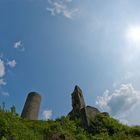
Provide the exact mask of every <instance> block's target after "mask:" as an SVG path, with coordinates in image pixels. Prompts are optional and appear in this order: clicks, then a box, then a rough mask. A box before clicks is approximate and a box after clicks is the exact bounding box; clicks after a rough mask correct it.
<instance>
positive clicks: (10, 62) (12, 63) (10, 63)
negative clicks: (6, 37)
mask: <svg viewBox="0 0 140 140" xmlns="http://www.w3.org/2000/svg"><path fill="white" fill-rule="evenodd" d="M16 64H17V62H16V60H11V61H7V65H8V66H10V67H11V68H14V67H15V66H16Z"/></svg>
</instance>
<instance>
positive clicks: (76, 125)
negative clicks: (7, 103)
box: [0, 109, 140, 140]
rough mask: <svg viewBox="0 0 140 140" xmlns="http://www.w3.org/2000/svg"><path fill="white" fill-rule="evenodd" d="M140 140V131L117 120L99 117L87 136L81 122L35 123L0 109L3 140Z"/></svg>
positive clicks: (61, 120)
mask: <svg viewBox="0 0 140 140" xmlns="http://www.w3.org/2000/svg"><path fill="white" fill-rule="evenodd" d="M57 139H59V140H140V127H138V126H135V127H128V126H126V125H123V124H121V123H119V122H118V121H117V120H115V119H113V118H109V117H106V116H104V115H102V114H98V115H97V116H96V119H95V121H94V122H92V125H91V127H90V128H89V133H88V132H85V131H84V130H83V129H82V127H81V125H80V121H79V120H71V119H70V118H69V117H61V118H59V119H56V120H48V121H31V120H26V119H22V118H21V117H19V116H18V115H17V114H16V113H15V111H14V110H13V111H11V112H8V111H3V110H2V109H0V140H57Z"/></svg>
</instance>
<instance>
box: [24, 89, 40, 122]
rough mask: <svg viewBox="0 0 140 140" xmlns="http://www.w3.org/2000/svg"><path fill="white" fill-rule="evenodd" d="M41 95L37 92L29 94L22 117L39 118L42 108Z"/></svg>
mask: <svg viewBox="0 0 140 140" xmlns="http://www.w3.org/2000/svg"><path fill="white" fill-rule="evenodd" d="M40 102H41V96H40V94H38V93H36V92H31V93H29V94H28V97H27V99H26V102H25V105H24V108H23V111H22V113H21V117H22V118H26V119H30V120H37V119H38V113H39V108H40Z"/></svg>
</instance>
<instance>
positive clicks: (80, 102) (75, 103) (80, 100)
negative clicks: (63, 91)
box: [70, 86, 85, 117]
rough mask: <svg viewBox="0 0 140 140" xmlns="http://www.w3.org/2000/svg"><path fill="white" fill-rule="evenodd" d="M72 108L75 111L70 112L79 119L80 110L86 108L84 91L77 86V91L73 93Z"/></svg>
mask: <svg viewBox="0 0 140 140" xmlns="http://www.w3.org/2000/svg"><path fill="white" fill-rule="evenodd" d="M72 107H73V110H72V111H71V112H70V114H71V115H74V116H77V117H79V115H80V110H81V109H82V108H84V107H85V101H84V97H83V94H82V90H81V89H80V88H79V87H78V86H75V89H74V91H73V93H72Z"/></svg>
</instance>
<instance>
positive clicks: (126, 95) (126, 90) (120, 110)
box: [96, 84, 140, 119]
mask: <svg viewBox="0 0 140 140" xmlns="http://www.w3.org/2000/svg"><path fill="white" fill-rule="evenodd" d="M139 103H140V91H138V90H135V89H134V87H133V86H132V85H131V84H126V85H124V84H122V85H121V87H120V89H117V90H115V91H114V92H112V93H109V91H108V90H107V91H105V92H104V93H103V95H102V96H99V97H97V101H96V104H97V106H98V107H99V108H100V109H101V110H102V111H107V112H109V113H110V114H111V115H112V116H114V117H116V118H122V119H124V118H125V117H126V115H127V113H129V112H130V111H132V110H133V109H134V107H135V106H136V105H137V104H139Z"/></svg>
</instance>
